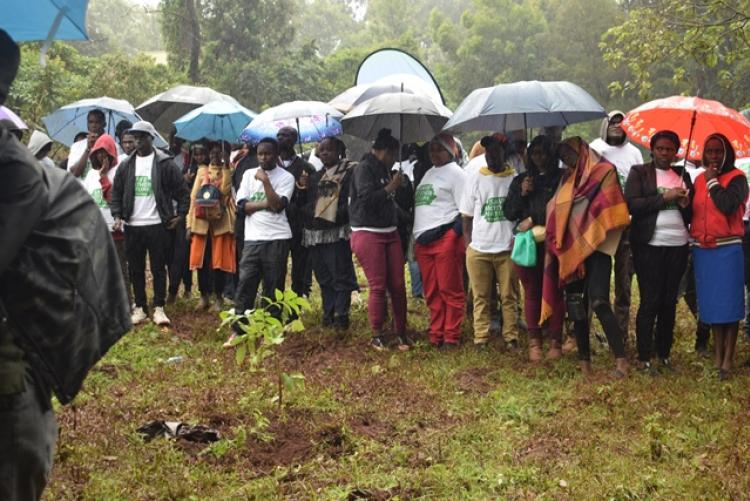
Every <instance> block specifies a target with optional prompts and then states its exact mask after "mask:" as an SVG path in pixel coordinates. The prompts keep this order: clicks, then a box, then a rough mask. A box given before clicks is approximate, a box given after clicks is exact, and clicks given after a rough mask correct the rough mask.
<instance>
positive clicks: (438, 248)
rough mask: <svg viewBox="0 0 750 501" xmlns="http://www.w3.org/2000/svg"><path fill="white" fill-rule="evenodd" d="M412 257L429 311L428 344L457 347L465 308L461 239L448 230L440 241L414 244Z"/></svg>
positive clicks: (464, 250) (462, 246)
mask: <svg viewBox="0 0 750 501" xmlns="http://www.w3.org/2000/svg"><path fill="white" fill-rule="evenodd" d="M414 254H415V256H416V258H417V262H418V263H419V269H420V271H421V272H422V287H424V297H425V301H426V302H427V307H428V308H429V309H430V343H432V344H434V345H437V344H440V343H441V342H445V343H450V344H458V343H459V341H460V340H461V322H463V320H464V314H465V308H466V302H465V301H466V297H465V293H464V262H465V260H466V246H465V245H464V237H463V236H458V235H457V234H456V232H455V231H454V230H452V229H450V230H448V231H447V232H446V233H445V235H443V236H442V237H441V238H440V239H439V240H436V241H434V242H431V243H429V244H427V245H422V244H416V245H415V247H414Z"/></svg>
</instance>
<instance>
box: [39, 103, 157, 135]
mask: <svg viewBox="0 0 750 501" xmlns="http://www.w3.org/2000/svg"><path fill="white" fill-rule="evenodd" d="M96 109H98V110H102V111H103V112H104V117H105V119H106V121H107V125H106V127H105V131H106V132H107V133H108V134H109V135H111V136H114V135H115V127H116V126H117V124H118V122H120V120H128V121H130V122H132V123H135V122H138V121H140V120H142V119H141V117H140V116H139V115H138V114H137V113H136V112H135V110H134V109H133V105H131V104H130V103H129V102H127V101H125V100H124V99H112V98H111V97H106V96H105V97H97V98H92V99H81V100H80V101H76V102H75V103H71V104H68V105H65V106H63V107H62V108H59V109H58V110H57V111H54V112H52V113H50V114H49V115H47V116H46V117H44V118H42V122H44V126H45V127H46V128H47V132H48V133H49V136H50V137H51V138H52V139H54V140H55V141H57V142H60V143H62V144H64V145H66V146H70V145H71V144H73V139H74V138H75V136H76V134H78V133H79V132H85V131H86V130H88V124H87V116H88V114H89V112H90V111H92V110H96ZM154 145H156V146H157V147H159V148H164V147H166V146H167V142H166V141H164V138H162V137H161V136H159V137H157V138H156V139H155V140H154Z"/></svg>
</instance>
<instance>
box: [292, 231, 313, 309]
mask: <svg viewBox="0 0 750 501" xmlns="http://www.w3.org/2000/svg"><path fill="white" fill-rule="evenodd" d="M290 250H291V251H292V252H291V254H292V290H293V291H294V292H296V293H297V295H298V296H309V295H310V290H311V289H312V263H311V261H310V253H309V252H308V249H307V247H305V246H303V245H302V238H301V237H300V238H294V239H292V241H291V242H290Z"/></svg>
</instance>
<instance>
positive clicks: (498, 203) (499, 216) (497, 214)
mask: <svg viewBox="0 0 750 501" xmlns="http://www.w3.org/2000/svg"><path fill="white" fill-rule="evenodd" d="M504 201H505V197H492V198H490V199H488V200H487V201H486V202H485V203H484V205H482V217H483V218H484V220H485V221H487V222H488V223H497V222H498V221H505V214H503V202H504Z"/></svg>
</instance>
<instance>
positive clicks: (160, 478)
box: [45, 296, 750, 500]
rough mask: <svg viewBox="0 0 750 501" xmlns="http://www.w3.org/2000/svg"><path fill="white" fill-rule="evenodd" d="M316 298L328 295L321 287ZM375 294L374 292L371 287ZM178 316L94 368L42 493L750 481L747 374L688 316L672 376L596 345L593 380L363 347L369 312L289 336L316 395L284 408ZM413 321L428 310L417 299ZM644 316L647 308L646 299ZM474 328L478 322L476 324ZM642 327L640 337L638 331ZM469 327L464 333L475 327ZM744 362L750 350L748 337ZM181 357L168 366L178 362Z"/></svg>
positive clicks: (481, 495)
mask: <svg viewBox="0 0 750 501" xmlns="http://www.w3.org/2000/svg"><path fill="white" fill-rule="evenodd" d="M312 299H313V303H314V307H316V308H317V307H319V305H318V304H317V303H318V301H319V298H318V297H317V296H314V297H313V298H312ZM363 299H364V298H363ZM192 307H193V304H192V303H191V302H181V303H178V305H177V310H176V311H175V310H174V309H173V310H172V317H173V319H174V320H176V325H175V328H174V329H173V330H171V331H162V330H159V329H156V328H154V327H153V326H144V327H141V328H139V329H137V330H135V331H134V332H132V333H130V334H129V335H127V336H126V337H125V338H124V339H123V340H122V341H121V342H120V343H118V344H117V345H116V346H115V347H114V348H113V349H112V350H111V352H110V353H109V354H107V356H106V357H105V358H104V360H103V361H102V362H101V363H100V365H99V367H98V369H97V370H95V371H93V372H92V373H91V374H90V376H89V378H88V380H87V382H86V384H85V387H84V391H83V392H82V393H81V395H79V397H78V398H77V400H76V403H75V407H66V408H63V409H59V411H60V412H59V421H60V424H61V435H60V440H59V442H58V451H57V454H56V457H55V466H54V470H53V475H52V478H51V480H50V483H49V486H48V489H47V491H46V493H45V499H49V500H52V499H54V500H58V499H92V500H100V499H105V500H120V499H122V500H140V499H154V500H162V499H199V500H203V499H206V500H209V499H210V500H214V499H218V500H222V499H227V500H229V499H277V498H284V497H285V498H291V499H347V498H350V499H355V498H356V496H360V497H365V498H367V497H369V498H370V499H419V498H421V499H451V500H453V499H615V500H619V499H623V500H631V499H743V498H745V499H746V498H747V497H748V494H747V493H748V492H750V471H749V470H750V468H749V467H748V466H747V465H748V460H747V458H748V457H750V456H749V454H750V432H749V431H748V427H747V422H748V418H750V410H749V408H748V403H749V402H750V399H749V398H748V393H749V392H748V390H747V388H748V383H749V382H750V377H749V375H750V369H746V368H739V369H738V370H737V371H736V373H735V375H734V377H732V378H731V379H730V380H729V381H727V382H719V381H718V380H717V379H716V378H715V377H714V376H713V373H712V372H711V370H710V369H711V362H710V360H706V359H700V358H698V357H697V356H696V355H695V354H694V353H692V349H691V347H692V343H693V332H694V324H693V321H692V317H690V315H689V313H688V312H687V309H686V308H685V307H684V305H682V304H681V305H680V307H679V311H678V324H677V336H676V337H677V342H676V346H675V349H674V363H675V365H676V367H677V369H678V373H677V374H675V375H663V376H659V377H653V376H649V375H644V374H635V373H634V374H633V375H632V377H630V378H629V379H627V380H625V381H614V380H612V379H610V378H609V377H608V376H607V374H608V372H609V370H610V369H611V366H612V359H611V357H610V355H609V354H608V353H607V351H606V347H602V346H600V345H599V344H598V343H597V342H596V341H592V342H593V346H594V347H595V349H596V352H597V353H596V356H595V360H594V365H595V370H596V371H597V373H598V376H597V378H596V379H595V381H594V382H593V383H586V382H585V381H583V379H582V378H581V377H580V376H579V375H578V371H577V363H576V361H575V359H574V357H571V356H569V357H566V358H565V359H563V360H562V361H560V362H559V363H558V364H555V365H552V364H542V365H540V366H537V367H532V366H529V365H528V364H527V363H526V361H525V353H524V352H523V351H519V352H517V353H506V352H503V351H502V350H500V349H499V348H493V349H490V350H489V351H486V352H481V353H477V352H475V351H474V350H473V349H472V347H471V346H470V345H467V346H465V347H463V348H461V349H460V350H458V351H456V352H451V353H442V352H437V351H435V350H433V349H431V348H430V347H428V345H427V343H426V342H424V341H422V342H420V343H419V344H418V346H417V347H416V348H415V349H414V350H412V351H410V352H408V353H399V352H388V353H374V352H372V351H370V350H369V349H368V348H367V345H366V343H367V339H368V332H367V319H366V306H365V305H363V304H360V305H357V306H355V308H354V314H353V329H352V333H351V335H350V336H349V337H341V336H340V335H338V334H337V333H335V332H334V331H327V330H321V329H318V328H315V327H314V325H315V324H316V323H317V322H318V321H319V316H320V315H319V313H317V312H311V313H310V314H309V315H307V316H306V317H305V319H304V320H305V323H306V325H308V326H309V327H310V328H309V329H308V331H307V332H305V333H303V334H297V335H290V337H289V338H288V339H287V341H286V342H285V344H284V346H282V349H281V352H280V357H281V358H280V360H281V365H282V367H283V368H284V370H288V371H301V372H302V373H303V374H305V376H306V382H305V387H304V389H299V390H296V391H295V392H294V393H293V394H291V395H287V396H286V397H285V401H286V405H285V407H284V408H283V409H282V410H281V411H280V410H279V409H278V408H277V406H276V404H275V403H274V402H273V397H274V394H275V385H274V380H273V376H272V372H268V373H266V374H264V373H252V372H250V371H249V370H248V368H247V367H246V366H242V367H238V366H236V365H235V362H234V357H233V356H232V353H230V352H227V351H225V350H223V349H222V348H221V343H222V341H223V338H224V336H225V333H217V332H216V331H215V328H216V326H217V325H218V319H216V318H215V317H213V316H211V315H210V314H207V313H206V314H194V313H192ZM409 309H410V325H411V326H413V327H416V328H417V329H419V330H423V329H424V328H425V326H426V324H427V316H428V314H427V310H426V308H425V307H424V305H423V304H422V303H420V302H410V305H409ZM633 313H634V311H633ZM465 332H466V333H468V332H470V329H469V326H468V325H467V329H466V331H465ZM631 336H632V334H631ZM465 339H468V338H465ZM739 344H740V346H739V351H738V357H737V358H738V362H740V363H742V362H744V361H745V360H747V359H748V356H749V355H750V349H748V344H747V342H746V341H745V340H744V339H743V340H741V341H740V342H739ZM176 355H180V356H183V357H184V361H183V362H182V363H177V364H170V363H167V362H166V360H167V359H169V358H170V357H172V356H176ZM153 419H166V420H183V421H186V422H188V423H191V424H197V423H203V424H207V425H210V426H213V427H215V428H217V429H218V430H219V432H220V433H221V435H222V440H221V441H220V442H218V443H216V444H213V445H212V446H210V447H209V446H205V445H185V444H183V443H180V442H172V441H168V440H160V439H156V440H153V441H151V442H144V441H143V440H142V439H141V438H140V436H139V435H138V434H137V433H136V431H135V430H136V428H138V427H139V426H140V425H142V424H145V423H147V422H149V421H151V420H153Z"/></svg>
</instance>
